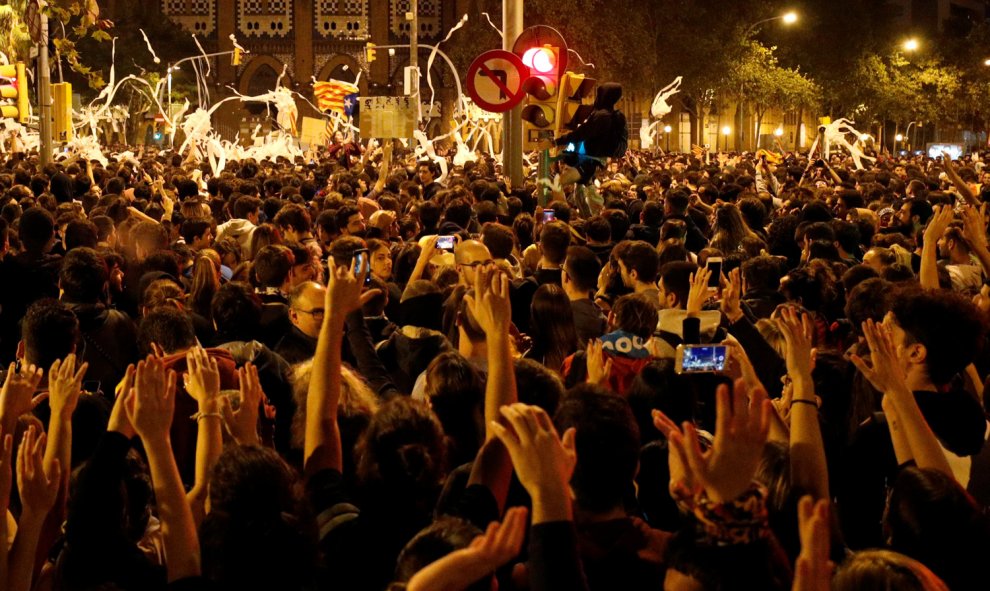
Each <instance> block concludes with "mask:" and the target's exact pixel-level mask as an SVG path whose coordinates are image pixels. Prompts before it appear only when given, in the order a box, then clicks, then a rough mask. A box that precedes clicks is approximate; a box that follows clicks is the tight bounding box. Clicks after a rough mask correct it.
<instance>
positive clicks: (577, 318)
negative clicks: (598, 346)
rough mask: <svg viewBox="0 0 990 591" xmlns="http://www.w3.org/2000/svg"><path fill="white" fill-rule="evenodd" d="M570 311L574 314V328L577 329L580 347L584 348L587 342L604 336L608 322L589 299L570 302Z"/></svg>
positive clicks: (599, 309) (600, 310)
mask: <svg viewBox="0 0 990 591" xmlns="http://www.w3.org/2000/svg"><path fill="white" fill-rule="evenodd" d="M571 310H572V311H573V312H574V328H576V329H577V335H578V342H579V344H580V345H581V347H584V346H586V345H587V344H588V341H589V340H591V339H597V338H598V337H600V336H602V335H603V334H605V330H606V329H607V328H608V322H607V321H606V320H605V315H604V314H602V309H601V308H599V307H598V306H596V305H595V302H593V301H591V300H590V299H584V300H571Z"/></svg>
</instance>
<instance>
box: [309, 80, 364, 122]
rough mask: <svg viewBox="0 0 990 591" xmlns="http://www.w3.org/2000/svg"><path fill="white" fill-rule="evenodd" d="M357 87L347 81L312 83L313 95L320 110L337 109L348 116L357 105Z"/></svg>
mask: <svg viewBox="0 0 990 591" xmlns="http://www.w3.org/2000/svg"><path fill="white" fill-rule="evenodd" d="M358 92H359V91H358V87H357V86H355V85H354V84H351V83H349V82H341V81H340V80H330V81H327V82H316V83H314V84H313V96H315V97H316V105H317V106H318V107H319V108H320V110H321V111H337V112H338V113H340V114H342V115H344V116H348V115H350V114H351V111H352V110H353V109H354V107H355V106H356V105H357V96H358Z"/></svg>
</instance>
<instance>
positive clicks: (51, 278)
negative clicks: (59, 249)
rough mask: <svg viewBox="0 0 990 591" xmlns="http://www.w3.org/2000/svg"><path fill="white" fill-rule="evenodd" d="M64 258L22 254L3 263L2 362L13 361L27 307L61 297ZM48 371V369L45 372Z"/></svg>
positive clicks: (0, 296)
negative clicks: (60, 285) (59, 278)
mask: <svg viewBox="0 0 990 591" xmlns="http://www.w3.org/2000/svg"><path fill="white" fill-rule="evenodd" d="M61 267H62V257H60V256H58V255H53V254H41V255H39V254H33V253H28V252H22V253H20V254H16V255H13V256H8V257H6V258H5V259H4V260H3V262H2V263H0V286H3V287H2V289H0V360H3V361H4V363H6V362H9V361H12V360H13V359H14V355H15V353H16V351H17V342H18V341H19V340H21V324H20V323H21V319H22V318H24V315H25V314H26V313H27V309H28V307H30V306H31V304H33V303H34V302H36V301H38V300H40V299H44V298H57V297H58V272H59V270H60V269H61ZM45 369H48V368H45Z"/></svg>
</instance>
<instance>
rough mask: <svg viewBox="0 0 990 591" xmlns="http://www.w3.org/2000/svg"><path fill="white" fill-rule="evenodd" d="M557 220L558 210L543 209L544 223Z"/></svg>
mask: <svg viewBox="0 0 990 591" xmlns="http://www.w3.org/2000/svg"><path fill="white" fill-rule="evenodd" d="M556 220H557V212H555V211H554V210H552V209H544V210H543V223H544V224H547V223H550V222H553V221H556Z"/></svg>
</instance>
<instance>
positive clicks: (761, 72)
mask: <svg viewBox="0 0 990 591" xmlns="http://www.w3.org/2000/svg"><path fill="white" fill-rule="evenodd" d="M775 50H776V48H775V47H766V46H764V45H763V44H761V43H759V42H757V41H750V42H749V43H748V44H747V51H746V53H745V55H744V56H743V58H742V59H740V60H739V61H738V62H736V64H735V65H734V67H733V69H732V75H731V76H730V85H731V87H732V88H733V89H734V90H735V93H734V94H735V96H736V98H737V100H739V101H747V102H748V103H749V104H750V105H752V107H753V111H754V112H755V114H756V130H757V131H756V134H755V135H757V136H758V135H759V132H760V130H761V129H762V128H763V118H764V116H765V115H766V113H767V111H769V110H770V109H773V108H779V109H783V110H790V109H798V108H802V107H810V106H813V105H814V104H816V103H817V102H818V101H819V99H820V95H821V89H820V88H819V87H818V85H817V84H815V83H814V81H812V80H810V79H808V78H807V77H805V76H804V74H802V73H801V72H800V71H798V69H796V68H784V67H781V66H780V64H779V62H778V61H777V57H776V56H775V55H774V51H775ZM754 147H755V141H754Z"/></svg>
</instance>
